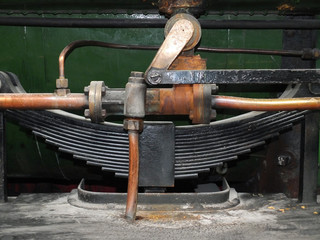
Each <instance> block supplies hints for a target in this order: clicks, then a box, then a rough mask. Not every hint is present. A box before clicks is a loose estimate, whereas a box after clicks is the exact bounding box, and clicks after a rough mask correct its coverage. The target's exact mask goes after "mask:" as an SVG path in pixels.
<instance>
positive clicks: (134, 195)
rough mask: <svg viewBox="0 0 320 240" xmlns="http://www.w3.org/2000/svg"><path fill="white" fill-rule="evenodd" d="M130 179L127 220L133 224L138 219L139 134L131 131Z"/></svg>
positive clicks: (129, 132) (129, 133)
mask: <svg viewBox="0 0 320 240" xmlns="http://www.w3.org/2000/svg"><path fill="white" fill-rule="evenodd" d="M128 135H129V177H128V191H127V206H126V213H125V218H126V219H127V220H129V221H131V222H133V221H134V220H135V218H136V212H137V202H138V183H139V132H138V131H136V130H129V131H128Z"/></svg>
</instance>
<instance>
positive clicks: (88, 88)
mask: <svg viewBox="0 0 320 240" xmlns="http://www.w3.org/2000/svg"><path fill="white" fill-rule="evenodd" d="M89 90H90V87H88V86H87V87H84V89H83V91H84V93H85V94H86V95H88V93H89Z"/></svg>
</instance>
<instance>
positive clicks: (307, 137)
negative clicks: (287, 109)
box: [299, 112, 320, 203]
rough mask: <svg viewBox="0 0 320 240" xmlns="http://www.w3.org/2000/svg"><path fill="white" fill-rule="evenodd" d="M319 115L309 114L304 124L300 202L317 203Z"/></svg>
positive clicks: (316, 113)
mask: <svg viewBox="0 0 320 240" xmlns="http://www.w3.org/2000/svg"><path fill="white" fill-rule="evenodd" d="M319 120H320V118H319V113H318V112H315V113H311V114H308V115H307V116H306V118H305V121H304V124H303V127H302V129H303V131H302V132H303V136H302V146H301V147H302V149H303V151H301V153H302V154H301V155H302V156H301V159H302V162H301V165H300V168H301V178H300V186H301V187H300V192H299V201H300V202H303V203H317V179H318V169H319V167H318V159H319Z"/></svg>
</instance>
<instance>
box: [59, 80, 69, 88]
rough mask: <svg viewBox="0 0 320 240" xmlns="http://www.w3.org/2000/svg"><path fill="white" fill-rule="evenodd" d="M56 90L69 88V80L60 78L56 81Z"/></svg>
mask: <svg viewBox="0 0 320 240" xmlns="http://www.w3.org/2000/svg"><path fill="white" fill-rule="evenodd" d="M56 88H58V89H59V88H68V79H67V78H58V79H57V80H56Z"/></svg>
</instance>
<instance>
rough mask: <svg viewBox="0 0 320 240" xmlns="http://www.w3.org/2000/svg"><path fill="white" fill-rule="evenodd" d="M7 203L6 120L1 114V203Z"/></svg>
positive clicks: (1, 113)
mask: <svg viewBox="0 0 320 240" xmlns="http://www.w3.org/2000/svg"><path fill="white" fill-rule="evenodd" d="M6 201H7V171H6V154H5V120H4V113H3V112H0V202H6Z"/></svg>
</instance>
